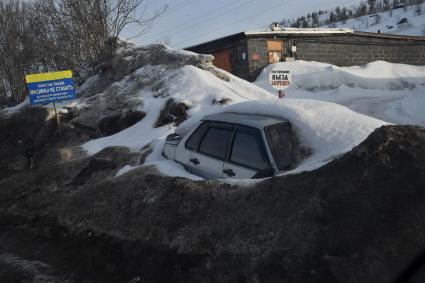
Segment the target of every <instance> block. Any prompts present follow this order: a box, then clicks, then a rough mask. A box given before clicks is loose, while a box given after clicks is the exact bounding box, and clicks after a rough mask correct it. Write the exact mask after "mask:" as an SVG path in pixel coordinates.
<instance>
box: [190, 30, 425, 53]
mask: <svg viewBox="0 0 425 283" xmlns="http://www.w3.org/2000/svg"><path fill="white" fill-rule="evenodd" d="M344 34H352V35H356V36H361V37H375V38H386V39H401V40H408V41H411V40H413V41H423V42H425V37H424V36H410V35H398V34H385V33H373V32H362V31H354V30H352V29H346V28H287V27H282V28H279V29H277V30H271V29H267V30H258V31H246V32H240V33H235V34H231V35H228V36H225V37H221V38H216V39H213V40H209V41H207V42H203V43H199V44H196V45H193V46H190V47H187V48H185V49H188V50H192V49H196V48H198V47H201V46H206V45H208V44H210V43H212V42H216V41H223V40H225V41H226V40H236V39H242V38H247V37H257V36H258V37H260V36H264V37H274V36H278V35H281V36H291V35H292V36H293V35H298V36H302V37H309V36H322V35H344Z"/></svg>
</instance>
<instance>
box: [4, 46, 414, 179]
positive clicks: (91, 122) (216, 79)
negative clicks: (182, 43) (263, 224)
mask: <svg viewBox="0 0 425 283" xmlns="http://www.w3.org/2000/svg"><path fill="white" fill-rule="evenodd" d="M211 60H212V57H211V56H208V55H207V56H206V55H197V54H194V53H190V52H182V51H176V50H172V49H169V48H166V47H164V46H158V45H154V46H145V47H135V46H131V45H125V46H124V47H123V48H121V49H120V50H119V52H118V53H117V55H116V57H115V58H114V59H113V60H112V62H109V63H107V64H104V65H102V66H100V72H99V74H97V75H96V76H93V77H91V78H88V79H87V80H86V82H85V83H84V84H83V85H82V87H81V88H80V90H79V94H78V95H79V99H78V100H75V101H73V102H70V103H65V104H63V105H62V107H64V109H63V111H64V112H65V113H66V112H67V111H68V112H69V113H68V114H67V117H66V120H67V122H66V123H67V126H69V127H76V128H79V129H83V130H84V131H88V132H89V133H91V135H95V136H94V138H93V137H92V139H91V140H89V141H88V142H84V143H83V144H81V145H80V146H81V148H83V149H84V150H85V151H86V152H87V154H89V155H94V154H96V153H98V152H99V151H101V150H102V149H104V148H106V147H110V146H124V147H128V148H130V149H131V150H132V151H136V152H141V153H142V154H144V155H145V154H146V158H145V162H144V165H156V166H157V168H158V169H159V170H160V171H162V172H163V173H164V174H169V175H174V176H184V177H190V178H196V177H195V176H192V175H190V174H188V173H187V172H186V171H185V170H184V169H183V167H182V166H180V165H178V164H177V163H174V162H173V161H170V160H166V159H164V158H163V157H162V155H161V153H162V148H163V144H164V140H165V137H166V136H167V135H168V134H170V133H172V132H174V131H175V130H176V128H177V126H178V125H179V123H181V122H182V121H183V120H185V119H186V118H189V119H188V120H186V122H184V123H183V124H182V125H180V127H179V128H178V129H177V131H184V130H185V129H186V131H187V129H188V128H190V126H191V125H193V124H194V123H196V122H198V121H199V120H200V119H201V118H202V117H203V116H205V115H207V114H213V113H218V112H223V111H228V112H244V113H254V114H262V115H272V116H279V117H282V118H285V119H288V120H289V121H290V122H291V123H292V124H293V126H294V128H295V130H296V132H297V134H298V136H299V139H300V141H301V142H302V143H303V144H304V145H305V146H307V147H308V148H310V149H311V150H312V155H311V156H310V157H309V158H308V159H307V160H305V161H304V162H302V163H301V164H300V166H299V167H298V168H296V169H295V170H294V172H299V171H302V170H312V169H314V168H317V167H319V166H321V165H323V164H324V163H327V162H329V161H330V160H332V159H333V158H335V157H337V156H339V155H341V154H343V153H345V152H347V151H349V150H351V149H352V148H353V147H354V146H356V145H357V144H359V143H360V142H361V141H362V140H364V139H365V138H366V137H367V136H368V135H369V134H370V133H371V132H373V131H374V130H375V129H376V128H377V127H380V126H381V125H384V124H386V123H385V122H383V121H380V120H377V119H374V118H371V117H367V116H365V115H362V114H358V113H355V112H353V111H351V110H349V109H348V108H345V107H343V106H340V105H337V104H334V103H329V102H318V101H317V100H311V99H309V100H306V99H284V100H279V99H278V98H277V97H276V96H275V95H274V94H273V93H271V92H269V91H267V90H265V89H263V88H261V87H259V86H256V85H254V84H251V83H249V82H247V81H244V80H242V79H239V78H237V77H235V76H233V75H231V74H228V73H227V72H225V71H222V70H220V69H217V68H215V67H213V66H212V64H211ZM294 66H298V65H294ZM300 66H302V65H300ZM310 67H314V68H316V70H317V72H320V70H321V68H325V69H326V68H328V69H329V68H331V69H332V68H333V69H334V67H331V66H327V67H325V66H324V65H323V66H322V65H318V64H314V63H313V65H311V66H310ZM310 67H309V66H305V67H303V68H300V69H299V70H300V71H299V73H300V74H301V73H305V74H306V76H307V77H306V79H305V81H306V83H308V82H309V75H308V71H307V69H308V68H310ZM295 73H297V72H296V71H295ZM322 73H323V74H324V75H325V76H327V78H326V79H320V78H319V77H318V79H317V80H316V82H314V83H313V81H311V82H310V86H306V87H307V88H308V87H312V86H314V87H313V88H314V89H334V88H335V87H337V86H338V85H339V84H342V83H343V82H345V81H353V77H347V78H344V79H341V80H338V79H337V78H338V76H336V77H335V78H333V77H332V76H331V74H332V70H331V73H326V72H322ZM358 76H359V77H361V76H364V77H367V76H369V75H368V74H363V75H362V71H361V69H359V70H358ZM412 76H413V75H412ZM407 79H408V82H409V83H408V85H409V86H411V87H410V88H412V87H413V86H416V85H418V84H419V82H418V81H416V80H415V79H409V78H407ZM331 80H334V81H335V82H334V83H330V81H331ZM358 82H361V80H359V81H358ZM260 85H261V84H260ZM372 86H373V84H372V83H370V85H363V86H362V87H369V88H372ZM263 87H265V86H264V85H263ZM300 87H301V86H300ZM400 87H402V85H400V86H398V88H400ZM303 92H304V93H305V92H306V91H305V90H304V91H303ZM22 107H25V103H24V104H23V105H21V106H19V107H16V108H15V109H13V111H12V110H7V111H5V113H7V114H10V113H11V112H16V111H20V109H22ZM173 107H174V110H176V111H174V112H173V111H172V110H171V109H172V108H173ZM177 116H178V117H177ZM135 117H136V118H137V119H136V118H135ZM129 121H130V122H131V121H133V122H134V123H130V122H129ZM123 123H124V124H125V125H126V126H125V127H121V126H122V124H123ZM108 127H110V128H114V131H112V129H110V128H108ZM133 168H134V167H131V166H125V167H124V168H122V169H121V170H120V172H118V175H120V174H123V173H125V172H127V171H129V170H131V169H133Z"/></svg>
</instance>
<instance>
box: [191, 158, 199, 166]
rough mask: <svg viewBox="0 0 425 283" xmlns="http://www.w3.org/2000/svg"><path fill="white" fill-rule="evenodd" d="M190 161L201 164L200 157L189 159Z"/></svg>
mask: <svg viewBox="0 0 425 283" xmlns="http://www.w3.org/2000/svg"><path fill="white" fill-rule="evenodd" d="M189 161H190V162H192V163H193V164H194V165H198V164H199V160H198V158H192V159H189Z"/></svg>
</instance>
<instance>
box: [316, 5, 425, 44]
mask: <svg viewBox="0 0 425 283" xmlns="http://www.w3.org/2000/svg"><path fill="white" fill-rule="evenodd" d="M417 10H418V7H417V5H411V6H407V7H405V8H400V9H395V10H391V11H386V12H380V13H376V14H373V15H367V16H363V17H359V18H355V19H349V20H347V21H345V22H337V23H335V24H332V25H327V26H324V27H336V28H350V29H353V30H356V31H367V32H378V30H379V31H381V33H388V34H400V35H413V36H425V3H422V5H421V11H422V12H421V13H418V12H417ZM404 18H406V19H407V23H403V24H398V23H400V21H401V20H402V19H404Z"/></svg>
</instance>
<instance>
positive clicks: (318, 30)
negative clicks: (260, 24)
mask: <svg viewBox="0 0 425 283" xmlns="http://www.w3.org/2000/svg"><path fill="white" fill-rule="evenodd" d="M329 33H354V31H353V30H352V29H348V28H287V27H284V28H279V29H278V30H270V29H267V30H259V31H246V32H245V35H273V34H329Z"/></svg>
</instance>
